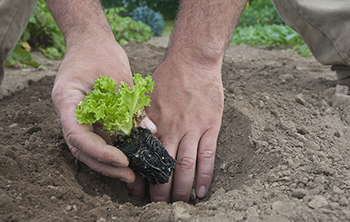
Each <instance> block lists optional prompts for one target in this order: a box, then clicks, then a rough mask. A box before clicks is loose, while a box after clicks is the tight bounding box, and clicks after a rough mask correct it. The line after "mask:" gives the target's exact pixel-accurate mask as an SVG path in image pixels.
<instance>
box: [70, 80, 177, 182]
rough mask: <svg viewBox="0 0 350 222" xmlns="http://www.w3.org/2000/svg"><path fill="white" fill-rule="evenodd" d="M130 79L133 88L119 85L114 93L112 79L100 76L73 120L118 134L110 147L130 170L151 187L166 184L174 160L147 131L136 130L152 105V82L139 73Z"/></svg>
mask: <svg viewBox="0 0 350 222" xmlns="http://www.w3.org/2000/svg"><path fill="white" fill-rule="evenodd" d="M133 79H134V86H132V87H128V86H127V84H126V83H124V82H122V83H121V84H120V87H119V89H118V90H117V83H116V82H115V81H114V80H113V79H110V78H107V76H106V75H105V76H100V78H99V79H97V80H96V82H95V85H94V90H93V91H92V92H91V93H90V92H87V95H86V97H85V99H84V101H82V102H80V103H79V104H78V108H77V109H76V117H77V120H78V122H79V123H81V124H84V123H85V124H94V123H96V122H98V123H101V124H102V125H103V130H105V131H106V132H108V133H109V134H110V135H112V134H113V133H116V132H119V133H121V134H119V135H118V136H117V139H115V140H114V141H112V144H113V146H115V147H117V148H118V149H120V150H121V151H123V153H124V154H125V155H126V156H127V157H128V159H129V167H130V168H131V169H133V170H134V171H136V172H138V173H139V174H141V175H142V176H143V177H144V178H146V179H147V180H148V181H149V182H150V183H152V184H156V183H166V182H168V181H169V179H170V177H171V174H172V171H174V169H175V166H176V161H175V160H174V158H172V157H171V156H170V155H169V153H168V151H167V150H166V149H165V148H164V146H163V145H162V144H161V143H160V141H159V140H158V139H157V137H155V136H154V135H153V134H152V133H151V131H150V130H148V129H143V128H141V127H138V123H139V122H140V121H141V120H140V117H141V118H142V111H143V108H144V107H145V106H149V105H150V103H151V99H150V98H149V96H148V95H146V93H150V92H152V90H153V87H154V82H153V81H152V78H151V76H147V77H146V78H145V79H143V78H142V77H141V75H140V74H135V75H134V77H133Z"/></svg>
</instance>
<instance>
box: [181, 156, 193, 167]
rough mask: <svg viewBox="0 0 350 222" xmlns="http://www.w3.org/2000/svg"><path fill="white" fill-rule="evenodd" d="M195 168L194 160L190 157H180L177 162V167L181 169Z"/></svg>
mask: <svg viewBox="0 0 350 222" xmlns="http://www.w3.org/2000/svg"><path fill="white" fill-rule="evenodd" d="M195 166H196V159H195V158H192V157H185V156H184V157H181V158H180V159H179V160H178V161H177V167H180V168H182V169H193V168H195Z"/></svg>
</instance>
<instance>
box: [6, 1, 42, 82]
mask: <svg viewBox="0 0 350 222" xmlns="http://www.w3.org/2000/svg"><path fill="white" fill-rule="evenodd" d="M36 1H37V0H0V84H1V81H2V79H3V78H4V68H3V64H4V62H5V61H6V60H7V58H8V57H9V56H10V54H11V52H12V50H13V49H14V48H15V46H16V44H17V42H18V40H19V39H20V37H21V35H22V33H23V32H24V30H25V28H26V26H27V24H28V21H29V18H30V16H31V14H32V12H33V10H34V8H35V4H36Z"/></svg>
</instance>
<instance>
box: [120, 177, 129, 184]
mask: <svg viewBox="0 0 350 222" xmlns="http://www.w3.org/2000/svg"><path fill="white" fill-rule="evenodd" d="M119 180H120V181H122V182H124V183H126V184H130V182H129V180H127V179H124V178H119Z"/></svg>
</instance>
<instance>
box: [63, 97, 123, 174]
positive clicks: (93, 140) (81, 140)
mask: <svg viewBox="0 0 350 222" xmlns="http://www.w3.org/2000/svg"><path fill="white" fill-rule="evenodd" d="M73 95H74V94H72V96H71V97H70V98H65V99H58V101H56V107H57V111H58V114H59V117H60V119H61V123H62V130H63V133H64V136H65V139H66V142H67V143H68V144H69V145H70V146H72V147H75V148H77V149H79V150H80V151H81V152H82V153H84V154H86V155H88V156H90V157H91V158H93V159H95V160H97V161H99V162H103V163H108V164H115V165H117V166H120V165H123V166H125V167H126V166H128V165H129V160H128V158H127V157H126V156H125V155H124V153H123V152H122V151H121V150H119V149H117V148H115V147H114V146H110V145H107V143H106V141H104V140H103V139H102V138H101V137H100V136H99V135H97V134H95V133H94V132H93V126H92V125H89V124H79V123H78V121H77V119H76V117H75V116H74V113H75V109H76V107H77V106H76V104H78V103H77V102H76V101H81V99H80V96H77V97H74V96H73Z"/></svg>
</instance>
